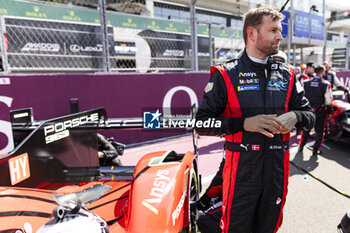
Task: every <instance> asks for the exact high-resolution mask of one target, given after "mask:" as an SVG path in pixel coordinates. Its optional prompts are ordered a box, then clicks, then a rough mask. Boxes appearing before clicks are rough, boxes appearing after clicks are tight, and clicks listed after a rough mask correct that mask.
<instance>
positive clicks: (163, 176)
mask: <svg viewBox="0 0 350 233" xmlns="http://www.w3.org/2000/svg"><path fill="white" fill-rule="evenodd" d="M168 175H169V171H168V170H158V171H157V174H156V177H155V179H154V181H153V183H152V184H153V187H152V188H151V192H150V194H149V195H150V198H148V199H145V200H144V201H142V205H143V206H145V207H147V208H148V209H149V210H151V211H152V212H153V213H155V214H158V209H157V208H155V207H154V206H153V205H152V204H153V203H160V202H161V201H162V199H163V197H164V195H165V190H166V188H167V186H168V185H169V182H170V180H171V179H170V178H169V177H168Z"/></svg>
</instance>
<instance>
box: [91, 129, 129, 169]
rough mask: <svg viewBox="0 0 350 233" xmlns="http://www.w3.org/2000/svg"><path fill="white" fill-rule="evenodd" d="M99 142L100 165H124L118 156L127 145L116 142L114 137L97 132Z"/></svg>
mask: <svg viewBox="0 0 350 233" xmlns="http://www.w3.org/2000/svg"><path fill="white" fill-rule="evenodd" d="M97 144H98V158H99V162H100V166H121V165H122V164H121V162H120V160H119V158H118V156H119V155H122V154H123V152H124V147H125V145H123V144H121V143H116V142H115V141H114V139H109V138H106V137H105V136H103V135H101V134H99V133H98V134H97ZM113 144H114V145H113Z"/></svg>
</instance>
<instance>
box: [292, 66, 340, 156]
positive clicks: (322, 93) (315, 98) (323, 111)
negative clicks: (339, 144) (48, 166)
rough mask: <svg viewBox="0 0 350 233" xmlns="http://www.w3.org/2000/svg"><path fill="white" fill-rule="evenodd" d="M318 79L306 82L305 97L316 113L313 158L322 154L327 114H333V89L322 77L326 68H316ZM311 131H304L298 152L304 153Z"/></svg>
mask: <svg viewBox="0 0 350 233" xmlns="http://www.w3.org/2000/svg"><path fill="white" fill-rule="evenodd" d="M315 71H316V77H314V78H313V79H309V80H307V81H305V83H304V88H305V96H306V98H307V99H308V100H309V101H310V104H311V107H312V108H313V109H314V110H315V112H316V122H315V132H316V138H315V144H314V146H313V153H312V155H313V156H317V154H320V153H321V151H320V148H321V145H322V141H323V137H324V131H325V126H326V120H327V114H331V113H332V99H333V98H332V89H331V84H330V83H329V82H328V81H326V80H324V79H322V78H321V77H322V76H323V75H324V74H325V68H324V66H317V67H316V68H315ZM309 135H310V130H303V132H302V133H301V138H300V142H299V149H298V151H299V152H301V151H303V148H304V146H305V144H306V142H307V139H308V138H309Z"/></svg>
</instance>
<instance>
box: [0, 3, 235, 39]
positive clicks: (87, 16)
mask: <svg viewBox="0 0 350 233" xmlns="http://www.w3.org/2000/svg"><path fill="white" fill-rule="evenodd" d="M0 15H8V16H19V17H29V18H36V19H50V20H61V21H70V22H84V23H96V24H98V23H99V22H100V17H99V14H98V11H97V10H93V9H91V10H90V9H82V8H72V7H68V6H64V5H58V4H41V3H29V2H22V1H16V0H0ZM107 21H108V24H109V25H111V26H113V27H120V28H133V29H140V30H143V29H151V30H161V31H167V32H177V33H186V34H188V33H191V27H190V25H189V24H187V23H181V22H175V21H170V20H161V19H154V18H149V17H142V16H135V15H127V14H122V13H116V12H107ZM197 33H198V35H209V31H208V26H205V25H198V27H197ZM212 36H213V37H221V38H229V37H232V38H234V39H242V30H235V29H232V28H224V29H221V28H219V27H216V26H213V27H212Z"/></svg>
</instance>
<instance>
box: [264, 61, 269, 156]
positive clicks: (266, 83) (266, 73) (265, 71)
mask: <svg viewBox="0 0 350 233" xmlns="http://www.w3.org/2000/svg"><path fill="white" fill-rule="evenodd" d="M268 64H269V62H267V65H268ZM264 73H265V79H264V114H266V101H267V100H266V96H267V93H266V92H267V85H268V80H269V78H268V71H267V68H265V69H264ZM263 146H264V148H265V150H264V152H265V153H266V148H267V146H266V137H264V145H263Z"/></svg>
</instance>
